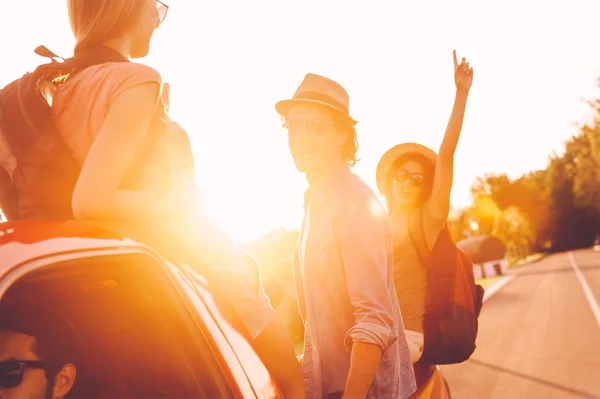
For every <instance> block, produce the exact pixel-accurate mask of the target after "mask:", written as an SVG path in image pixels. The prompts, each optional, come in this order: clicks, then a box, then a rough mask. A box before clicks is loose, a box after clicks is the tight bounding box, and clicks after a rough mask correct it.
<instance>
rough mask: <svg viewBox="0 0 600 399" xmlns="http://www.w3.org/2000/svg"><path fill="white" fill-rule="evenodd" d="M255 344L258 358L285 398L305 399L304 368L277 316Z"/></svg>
mask: <svg viewBox="0 0 600 399" xmlns="http://www.w3.org/2000/svg"><path fill="white" fill-rule="evenodd" d="M254 344H255V345H254V346H255V349H256V352H257V353H258V356H259V357H260V358H261V359H262V361H263V362H264V364H265V366H266V367H267V369H268V370H269V371H270V372H271V374H272V375H273V379H274V380H275V381H277V384H279V386H280V387H281V390H282V393H283V396H284V397H285V398H286V399H295V398H297V399H303V398H304V380H303V379H302V368H301V365H300V363H299V362H298V360H297V358H296V353H295V352H294V347H293V345H292V341H291V340H290V337H289V336H288V333H287V331H286V329H285V327H284V325H283V323H282V322H281V320H280V319H279V318H278V317H277V316H276V315H273V317H272V318H271V321H270V322H269V324H268V325H267V327H266V328H265V329H264V331H263V332H262V333H261V334H260V335H259V336H258V337H256V339H255V340H254Z"/></svg>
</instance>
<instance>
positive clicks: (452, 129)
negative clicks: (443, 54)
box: [427, 51, 473, 219]
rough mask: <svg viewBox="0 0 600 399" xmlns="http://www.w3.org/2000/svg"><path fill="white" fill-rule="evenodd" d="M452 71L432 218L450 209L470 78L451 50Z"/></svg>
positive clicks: (445, 215)
mask: <svg viewBox="0 0 600 399" xmlns="http://www.w3.org/2000/svg"><path fill="white" fill-rule="evenodd" d="M454 71H455V82H456V95H455V98H454V107H453V108H452V114H451V115H450V120H449V121H448V126H447V127H446V133H445V134H444V139H443V140H442V144H441V145H440V150H439V154H438V159H437V162H436V164H435V175H434V178H433V188H432V190H431V196H430V197H429V200H428V201H427V207H428V210H429V213H430V214H431V215H432V217H433V218H434V219H447V218H448V213H449V212H450V193H451V191H452V180H453V179H454V153H455V151H456V146H457V144H458V139H459V137H460V132H461V130H462V124H463V119H464V116H465V109H466V106H467V97H468V95H469V89H470V87H471V82H472V80H473V70H472V69H471V68H469V64H468V63H465V59H464V58H463V60H462V63H461V64H460V65H459V64H458V62H457V60H456V51H455V52H454Z"/></svg>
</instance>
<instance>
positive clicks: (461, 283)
mask: <svg viewBox="0 0 600 399" xmlns="http://www.w3.org/2000/svg"><path fill="white" fill-rule="evenodd" d="M415 214H416V216H417V217H416V218H412V217H411V222H410V227H411V228H409V236H410V240H411V242H412V245H413V247H414V248H415V249H416V252H417V254H418V256H419V259H420V261H421V264H422V265H423V266H424V267H425V268H426V269H427V305H426V310H425V317H424V321H423V329H424V344H423V354H422V355H421V362H423V363H426V364H455V363H461V362H463V361H465V360H467V359H468V358H469V357H470V356H471V354H472V353H473V352H474V351H475V340H476V338H477V329H478V317H479V313H480V312H481V307H482V304H483V293H484V290H483V288H482V287H481V286H480V285H478V284H475V277H474V275H473V262H472V261H471V259H470V258H469V256H468V255H467V254H466V253H464V252H463V251H462V250H461V249H460V248H458V247H457V246H456V242H455V241H454V238H453V237H452V234H451V233H450V230H449V229H448V225H447V224H446V225H445V226H444V228H443V229H442V231H441V232H440V234H439V236H438V238H437V240H436V242H435V244H434V246H433V249H432V250H431V251H429V250H428V247H427V243H426V240H425V235H424V228H423V209H422V208H421V210H420V212H415V213H414V214H413V215H412V216H415ZM414 231H417V232H419V233H418V234H413V232H414ZM415 235H418V237H415Z"/></svg>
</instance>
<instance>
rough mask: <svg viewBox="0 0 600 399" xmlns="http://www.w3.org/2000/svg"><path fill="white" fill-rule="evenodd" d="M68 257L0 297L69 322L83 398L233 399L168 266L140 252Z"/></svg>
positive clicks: (41, 268)
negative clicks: (40, 307) (46, 309)
mask: <svg viewBox="0 0 600 399" xmlns="http://www.w3.org/2000/svg"><path fill="white" fill-rule="evenodd" d="M69 257H70V259H68V260H64V259H61V260H60V261H52V260H48V261H47V262H46V264H44V265H40V266H39V267H36V268H35V269H34V270H32V271H31V272H29V273H28V274H26V275H25V276H23V277H22V278H20V279H19V280H18V281H16V282H15V283H14V284H13V285H12V286H11V288H9V290H8V291H7V292H6V294H5V296H4V297H3V298H2V301H3V302H5V303H11V304H27V303H34V304H35V303H38V304H44V305H45V306H49V307H51V308H52V309H54V310H56V311H57V312H60V314H61V315H63V316H64V317H65V318H66V319H68V320H70V322H71V323H72V324H73V325H74V326H75V328H76V329H77V331H78V333H79V339H78V343H77V344H78V345H79V346H80V347H81V349H80V351H79V352H80V354H81V355H80V359H79V360H78V363H79V365H80V366H81V367H80V368H78V375H79V371H81V373H82V374H81V377H82V380H85V381H86V384H87V386H86V387H82V389H83V390H84V391H86V390H87V391H86V394H85V395H84V396H82V397H86V398H87V397H89V398H92V397H124V398H149V397H162V398H230V397H233V393H232V390H231V388H230V386H229V382H228V379H227V378H226V375H225V371H224V370H223V368H222V365H221V362H220V361H219V360H218V358H219V356H220V354H219V353H218V350H216V349H215V347H214V345H213V344H211V342H212V340H213V339H212V337H210V336H207V335H206V333H207V330H206V329H203V328H201V324H202V321H201V320H198V317H197V313H196V312H192V311H191V310H193V309H191V308H190V307H189V305H188V303H187V300H186V299H185V298H186V297H185V296H184V294H183V293H182V288H181V286H180V284H181V282H180V281H179V280H178V278H177V277H176V276H174V275H173V273H172V272H171V271H170V270H169V269H168V268H167V265H165V264H162V263H161V261H159V260H158V259H157V258H154V257H153V256H150V255H148V254H142V253H119V254H96V255H94V256H88V255H86V256H83V255H75V254H71V255H69ZM38 263H39V261H38ZM188 289H189V288H188ZM84 377H85V378H84Z"/></svg>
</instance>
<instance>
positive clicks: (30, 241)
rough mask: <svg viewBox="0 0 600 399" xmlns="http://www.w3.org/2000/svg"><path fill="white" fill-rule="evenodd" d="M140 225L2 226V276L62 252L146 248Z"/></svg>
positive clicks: (49, 223)
mask: <svg viewBox="0 0 600 399" xmlns="http://www.w3.org/2000/svg"><path fill="white" fill-rule="evenodd" d="M140 226H141V225H140V224H127V225H125V224H123V223H115V222H80V221H35V222H33V221H32V222H29V221H27V222H5V223H0V277H1V276H3V275H4V274H5V273H6V272H8V271H9V270H11V269H13V268H15V267H17V266H18V265H20V264H23V263H27V262H30V261H32V260H35V259H38V258H43V257H46V256H51V255H55V254H59V253H65V252H73V251H84V250H90V249H103V248H115V247H121V248H122V247H131V248H136V247H137V248H146V249H149V248H148V247H147V246H146V245H144V243H143V240H141V239H134V238H133V237H136V238H137V237H143V234H141V233H139V231H141V230H140Z"/></svg>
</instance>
